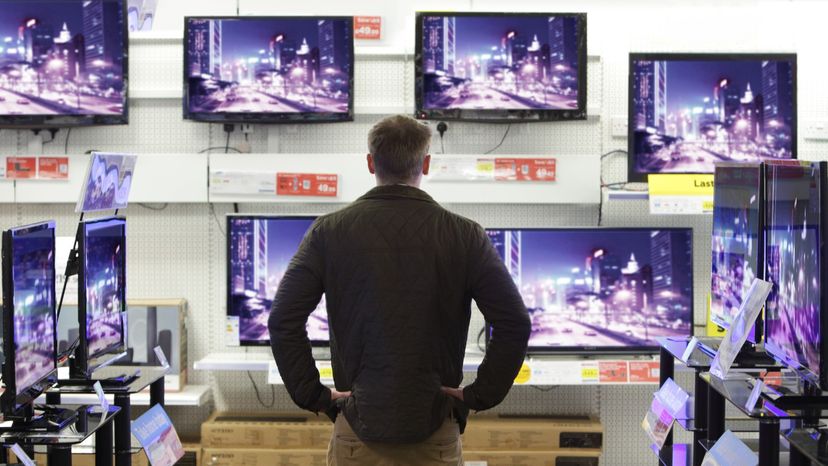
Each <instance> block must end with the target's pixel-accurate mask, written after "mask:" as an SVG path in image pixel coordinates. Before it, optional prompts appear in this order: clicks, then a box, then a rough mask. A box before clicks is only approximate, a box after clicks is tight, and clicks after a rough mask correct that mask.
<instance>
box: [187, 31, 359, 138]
mask: <svg viewBox="0 0 828 466" xmlns="http://www.w3.org/2000/svg"><path fill="white" fill-rule="evenodd" d="M353 109H354V34H353V18H352V17H345V16H313V17H308V16H305V17H303V16H285V17H264V16H249V17H239V16H231V17H187V18H185V19H184V118H187V119H190V120H197V121H207V122H224V123H303V122H305V123H321V122H336V121H351V120H353V117H354V111H353Z"/></svg>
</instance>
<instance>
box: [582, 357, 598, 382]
mask: <svg viewBox="0 0 828 466" xmlns="http://www.w3.org/2000/svg"><path fill="white" fill-rule="evenodd" d="M600 376H601V370H600V369H599V368H598V363H594V362H585V363H583V364H581V381H582V382H584V383H597V382H598V381H599V378H600Z"/></svg>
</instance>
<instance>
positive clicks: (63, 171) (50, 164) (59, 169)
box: [37, 157, 69, 180]
mask: <svg viewBox="0 0 828 466" xmlns="http://www.w3.org/2000/svg"><path fill="white" fill-rule="evenodd" d="M37 177H38V178H42V179H45V180H68V179H69V157H39V158H38V159H37Z"/></svg>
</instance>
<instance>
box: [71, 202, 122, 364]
mask: <svg viewBox="0 0 828 466" xmlns="http://www.w3.org/2000/svg"><path fill="white" fill-rule="evenodd" d="M83 225H84V229H83V234H84V240H83V248H82V249H83V271H82V276H83V288H81V293H84V296H83V299H82V302H83V305H84V306H83V313H82V314H85V319H84V323H83V326H82V327H81V328H84V329H86V340H85V343H86V353H87V357H89V358H94V357H97V356H99V355H101V354H104V353H106V352H108V351H110V350H113V349H117V348H119V347H120V346H122V345H123V340H124V335H123V330H124V324H123V321H122V317H121V316H122V313H123V312H125V311H126V221H125V220H124V219H121V218H111V219H106V220H102V221H95V222H88V223H84V224H83ZM81 317H83V315H81Z"/></svg>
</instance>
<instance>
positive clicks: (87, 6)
mask: <svg viewBox="0 0 828 466" xmlns="http://www.w3.org/2000/svg"><path fill="white" fill-rule="evenodd" d="M125 4H126V0H0V30H2V32H0V34H2V41H1V42H0V127H14V128H60V127H71V126H83V125H116V124H126V123H127V122H128V105H127V104H128V100H127V71H128V64H127V56H128V53H127V47H128V41H127V24H126V5H125Z"/></svg>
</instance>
